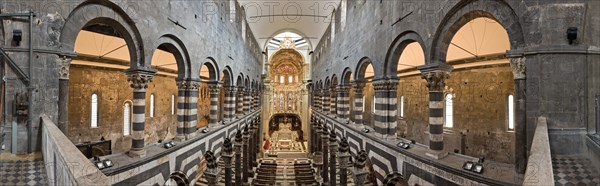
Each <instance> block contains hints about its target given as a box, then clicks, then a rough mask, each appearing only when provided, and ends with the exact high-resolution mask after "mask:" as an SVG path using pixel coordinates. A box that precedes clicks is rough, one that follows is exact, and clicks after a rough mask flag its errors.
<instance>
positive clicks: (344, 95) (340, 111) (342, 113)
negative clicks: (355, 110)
mask: <svg viewBox="0 0 600 186" xmlns="http://www.w3.org/2000/svg"><path fill="white" fill-rule="evenodd" d="M337 95H338V98H337V116H338V118H340V119H342V120H347V119H348V118H349V115H350V87H348V86H347V85H340V86H338V89H337Z"/></svg>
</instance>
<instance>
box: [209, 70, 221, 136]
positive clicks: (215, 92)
mask: <svg viewBox="0 0 600 186" xmlns="http://www.w3.org/2000/svg"><path fill="white" fill-rule="evenodd" d="M220 88H221V84H220V83H219V82H218V81H213V82H208V89H209V91H210V114H209V118H210V119H209V120H208V127H209V128H211V127H214V126H215V125H217V124H218V122H219V105H218V104H219V90H220Z"/></svg>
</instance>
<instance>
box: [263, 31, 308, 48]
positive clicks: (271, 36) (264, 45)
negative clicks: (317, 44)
mask: <svg viewBox="0 0 600 186" xmlns="http://www.w3.org/2000/svg"><path fill="white" fill-rule="evenodd" d="M285 32H291V33H294V34H298V35H299V36H302V37H303V38H305V39H306V42H308V48H309V49H312V48H313V47H312V46H313V45H312V42H311V41H310V39H308V37H307V35H306V34H304V33H303V32H302V31H300V30H298V29H293V28H286V29H280V30H277V31H275V32H273V34H271V35H270V36H269V38H273V37H275V36H277V35H279V34H282V33H285ZM268 43H269V39H267V40H266V41H265V43H263V46H262V48H263V50H266V49H267V44H268Z"/></svg>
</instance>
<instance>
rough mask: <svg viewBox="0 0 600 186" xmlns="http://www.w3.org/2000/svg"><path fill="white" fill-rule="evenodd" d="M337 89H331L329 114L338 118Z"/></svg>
mask: <svg viewBox="0 0 600 186" xmlns="http://www.w3.org/2000/svg"><path fill="white" fill-rule="evenodd" d="M336 89H337V87H331V88H330V89H329V104H330V105H329V112H330V113H329V114H331V115H333V116H337V93H336V92H337V91H336Z"/></svg>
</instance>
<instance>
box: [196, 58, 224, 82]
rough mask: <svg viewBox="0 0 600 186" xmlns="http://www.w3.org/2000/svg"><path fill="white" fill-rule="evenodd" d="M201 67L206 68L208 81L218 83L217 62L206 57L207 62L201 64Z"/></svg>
mask: <svg viewBox="0 0 600 186" xmlns="http://www.w3.org/2000/svg"><path fill="white" fill-rule="evenodd" d="M202 66H206V67H207V68H208V79H209V80H210V81H219V77H220V75H219V66H217V62H216V61H215V60H214V59H213V58H212V57H208V58H207V61H206V62H204V63H203V64H202ZM201 69H202V67H200V69H199V70H198V73H199V74H198V76H199V75H200V71H201Z"/></svg>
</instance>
